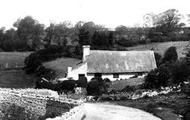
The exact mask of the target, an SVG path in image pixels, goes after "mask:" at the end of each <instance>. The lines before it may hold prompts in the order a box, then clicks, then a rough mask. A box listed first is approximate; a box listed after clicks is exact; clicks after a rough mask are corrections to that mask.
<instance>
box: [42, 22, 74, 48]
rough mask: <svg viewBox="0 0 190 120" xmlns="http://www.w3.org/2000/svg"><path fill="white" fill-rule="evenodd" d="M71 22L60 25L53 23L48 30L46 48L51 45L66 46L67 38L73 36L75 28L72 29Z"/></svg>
mask: <svg viewBox="0 0 190 120" xmlns="http://www.w3.org/2000/svg"><path fill="white" fill-rule="evenodd" d="M70 26H71V24H70V23H69V22H63V23H60V24H53V23H51V24H50V26H49V27H47V28H46V30H45V31H46V37H45V42H46V46H49V45H53V44H54V45H59V46H64V47H65V46H66V43H67V37H70V36H72V35H73V34H72V32H74V31H73V28H71V27H70Z"/></svg>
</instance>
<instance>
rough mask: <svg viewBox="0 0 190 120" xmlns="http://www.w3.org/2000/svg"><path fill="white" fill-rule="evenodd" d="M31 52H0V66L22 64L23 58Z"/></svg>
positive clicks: (12, 66)
mask: <svg viewBox="0 0 190 120" xmlns="http://www.w3.org/2000/svg"><path fill="white" fill-rule="evenodd" d="M30 53H31V52H0V68H1V67H2V68H5V66H7V68H15V67H16V66H17V67H20V66H24V59H25V58H26V57H27V56H28V55H29V54H30Z"/></svg>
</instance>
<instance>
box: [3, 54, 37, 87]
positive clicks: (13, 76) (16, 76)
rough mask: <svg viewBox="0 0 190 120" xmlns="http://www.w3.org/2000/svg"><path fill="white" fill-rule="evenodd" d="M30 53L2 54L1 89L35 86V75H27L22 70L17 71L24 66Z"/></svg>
mask: <svg viewBox="0 0 190 120" xmlns="http://www.w3.org/2000/svg"><path fill="white" fill-rule="evenodd" d="M30 53H31V52H0V87H7V88H28V87H33V86H34V81H35V79H36V78H35V77H34V76H33V75H27V74H25V72H24V71H23V70H22V69H18V70H16V69H15V68H18V67H23V66H24V59H25V58H26V57H27V56H28V55H29V54H30ZM5 68H6V69H7V68H8V69H9V70H5Z"/></svg>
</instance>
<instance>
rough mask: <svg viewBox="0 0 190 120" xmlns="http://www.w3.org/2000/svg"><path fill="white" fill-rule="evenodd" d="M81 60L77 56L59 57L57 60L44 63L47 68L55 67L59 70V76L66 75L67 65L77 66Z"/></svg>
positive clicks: (54, 68)
mask: <svg viewBox="0 0 190 120" xmlns="http://www.w3.org/2000/svg"><path fill="white" fill-rule="evenodd" d="M80 61H81V60H79V59H75V58H58V59H56V60H53V61H50V62H45V63H43V65H44V66H45V67H46V68H50V69H53V70H55V71H56V72H57V74H58V75H59V77H65V73H66V72H67V67H73V66H76V65H77V64H78V63H80Z"/></svg>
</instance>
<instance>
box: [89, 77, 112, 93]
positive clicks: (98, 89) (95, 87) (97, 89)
mask: <svg viewBox="0 0 190 120" xmlns="http://www.w3.org/2000/svg"><path fill="white" fill-rule="evenodd" d="M110 82H111V81H110V80H109V79H108V78H106V79H102V78H101V77H96V78H92V79H91V80H90V82H88V84H87V88H86V90H87V94H88V95H94V96H97V95H102V94H103V93H107V92H108V88H109V87H110Z"/></svg>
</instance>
